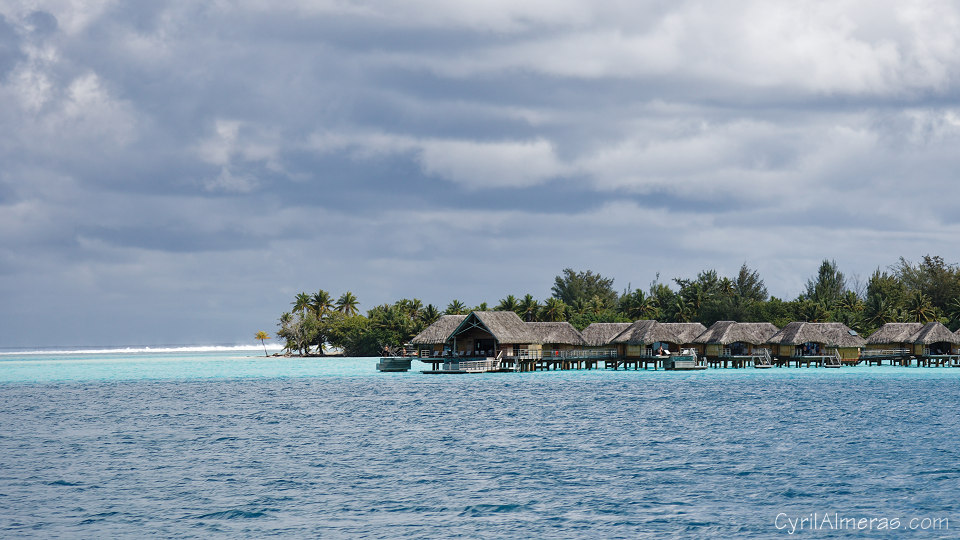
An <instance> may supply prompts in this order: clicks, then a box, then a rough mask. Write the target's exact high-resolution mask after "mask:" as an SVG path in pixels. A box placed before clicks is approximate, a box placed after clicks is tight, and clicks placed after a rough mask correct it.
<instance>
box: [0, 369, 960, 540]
mask: <svg viewBox="0 0 960 540" xmlns="http://www.w3.org/2000/svg"><path fill="white" fill-rule="evenodd" d="M261 354H262V351H261ZM376 361H377V359H374V358H365V359H349V358H324V359H320V358H306V359H300V358H269V359H266V358H263V357H262V356H259V357H257V356H256V353H255V352H254V351H205V352H199V351H195V352H191V351H179V352H149V351H140V352H117V353H84V354H77V353H69V354H66V353H65V354H48V353H44V354H32V355H11V354H5V355H2V356H0V401H2V403H4V407H3V410H2V412H0V425H2V426H3V427H4V429H3V433H2V435H0V494H2V495H0V501H2V507H3V510H0V534H2V535H3V536H5V537H50V536H58V535H59V536H81V537H93V536H110V537H138V536H144V535H146V534H149V535H154V536H156V535H160V536H178V537H198V538H199V537H203V538H208V537H211V536H214V537H216V536H222V537H236V536H241V537H243V536H246V537H262V536H271V535H282V536H292V537H315V536H333V537H343V536H372V537H403V536H409V537H422V536H431V537H437V536H439V537H446V536H463V537H484V538H487V537H517V536H522V537H531V536H537V537H543V536H550V537H567V538H573V537H584V536H586V537H602V538H607V537H662V536H664V535H678V536H688V537H704V536H716V535H720V534H727V535H736V536H744V537H759V538H766V537H769V536H772V535H776V534H782V535H789V534H788V533H789V531H790V526H791V523H798V524H799V523H800V520H801V519H803V518H804V517H808V521H810V520H809V518H811V517H813V514H817V516H818V517H820V516H823V515H824V514H829V513H833V514H835V515H838V516H839V517H840V518H841V519H846V518H848V517H853V518H861V517H864V518H868V519H874V520H875V521H873V522H872V526H874V527H876V526H878V525H879V524H880V521H879V519H880V518H886V519H887V522H886V524H887V527H888V529H885V530H876V528H874V530H873V531H872V535H873V536H880V537H884V536H897V535H900V534H902V533H903V532H914V533H917V534H921V535H922V537H924V538H936V537H943V538H947V537H953V536H955V534H951V532H955V531H956V530H957V528H958V527H960V512H958V510H960V503H958V501H960V465H958V463H960V435H958V434H960V429H958V428H960V421H958V419H957V411H958V410H960V370H953V369H947V368H940V369H924V368H894V367H883V368H877V367H871V368H867V367H862V366H861V367H856V368H842V369H837V370H826V369H814V368H811V369H795V368H790V369H786V368H783V369H770V370H719V369H711V370H706V371H703V372H663V371H642V370H641V371H616V372H614V371H576V372H572V371H565V372H537V373H518V374H514V373H506V374H480V375H460V376H450V377H444V376H427V375H422V374H420V373H416V372H410V373H379V372H377V371H376V370H375V368H374V366H375V364H376ZM417 364H418V363H416V362H415V364H414V365H415V366H416V365H417ZM894 517H896V518H898V519H902V520H903V521H902V528H901V529H900V530H896V531H891V530H889V527H890V524H891V523H892V522H891V521H890V520H891V519H892V518H894ZM912 518H917V519H918V520H922V519H924V518H929V519H931V520H932V519H947V520H948V521H947V523H946V525H947V528H943V525H944V522H943V521H939V522H938V524H939V528H937V529H933V528H932V524H933V522H932V521H931V522H930V524H931V528H928V529H925V530H920V529H917V530H907V528H908V527H909V526H910V521H909V520H910V519H912ZM791 520H794V521H791ZM830 523H832V522H830ZM846 523H849V522H846ZM898 523H901V522H898ZM924 523H926V522H923V521H917V526H918V527H919V526H920V525H921V524H924ZM818 525H819V526H820V527H821V528H820V529H818V530H816V531H813V532H814V533H815V534H820V533H822V532H823V531H824V530H825V529H824V528H823V527H824V526H828V525H824V522H822V521H818ZM781 526H783V527H781ZM809 528H810V526H809V525H808V528H807V529H806V530H804V531H798V532H807V533H809V532H812V531H810V530H809ZM826 530H829V529H826ZM863 532H864V531H863V530H849V529H845V530H841V531H834V532H833V535H836V536H840V537H843V536H859V535H862V534H863Z"/></svg>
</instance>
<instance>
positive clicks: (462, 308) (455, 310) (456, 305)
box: [443, 300, 467, 315]
mask: <svg viewBox="0 0 960 540" xmlns="http://www.w3.org/2000/svg"><path fill="white" fill-rule="evenodd" d="M443 313H444V314H445V315H466V313H467V306H466V305H464V303H463V302H461V301H459V300H453V301H451V302H450V303H449V304H447V310H446V311H444V312H443Z"/></svg>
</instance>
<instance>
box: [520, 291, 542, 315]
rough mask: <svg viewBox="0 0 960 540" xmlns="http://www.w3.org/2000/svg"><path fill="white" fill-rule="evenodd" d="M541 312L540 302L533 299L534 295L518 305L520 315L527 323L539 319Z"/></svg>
mask: <svg viewBox="0 0 960 540" xmlns="http://www.w3.org/2000/svg"><path fill="white" fill-rule="evenodd" d="M538 311H540V302H537V301H536V300H534V299H533V295H531V294H528V295H526V296H524V297H523V300H521V301H520V303H519V304H518V305H517V312H518V314H519V315H520V316H521V317H523V320H524V321H526V322H533V321H535V320H536V319H537V312H538Z"/></svg>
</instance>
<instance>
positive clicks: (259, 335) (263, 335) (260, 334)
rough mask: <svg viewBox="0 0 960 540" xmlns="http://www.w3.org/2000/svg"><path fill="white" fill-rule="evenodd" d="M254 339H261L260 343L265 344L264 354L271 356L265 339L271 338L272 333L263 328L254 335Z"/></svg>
mask: <svg viewBox="0 0 960 540" xmlns="http://www.w3.org/2000/svg"><path fill="white" fill-rule="evenodd" d="M253 339H259V340H260V344H261V345H263V355H264V356H270V355H269V354H267V344H266V343H264V340H266V339H270V334H268V333H266V332H264V331H263V330H261V331H259V332H257V335H256V336H254V337H253Z"/></svg>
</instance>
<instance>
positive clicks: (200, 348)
mask: <svg viewBox="0 0 960 540" xmlns="http://www.w3.org/2000/svg"><path fill="white" fill-rule="evenodd" d="M282 350H283V346H281V345H279V344H267V351H268V352H278V351H282ZM247 351H250V352H254V351H260V352H261V354H262V353H263V345H196V346H182V347H114V348H101V349H69V350H68V349H64V350H55V349H49V350H48V349H34V350H22V351H2V352H0V356H28V355H33V356H41V355H44V356H45V355H69V354H146V353H202V352H247Z"/></svg>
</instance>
